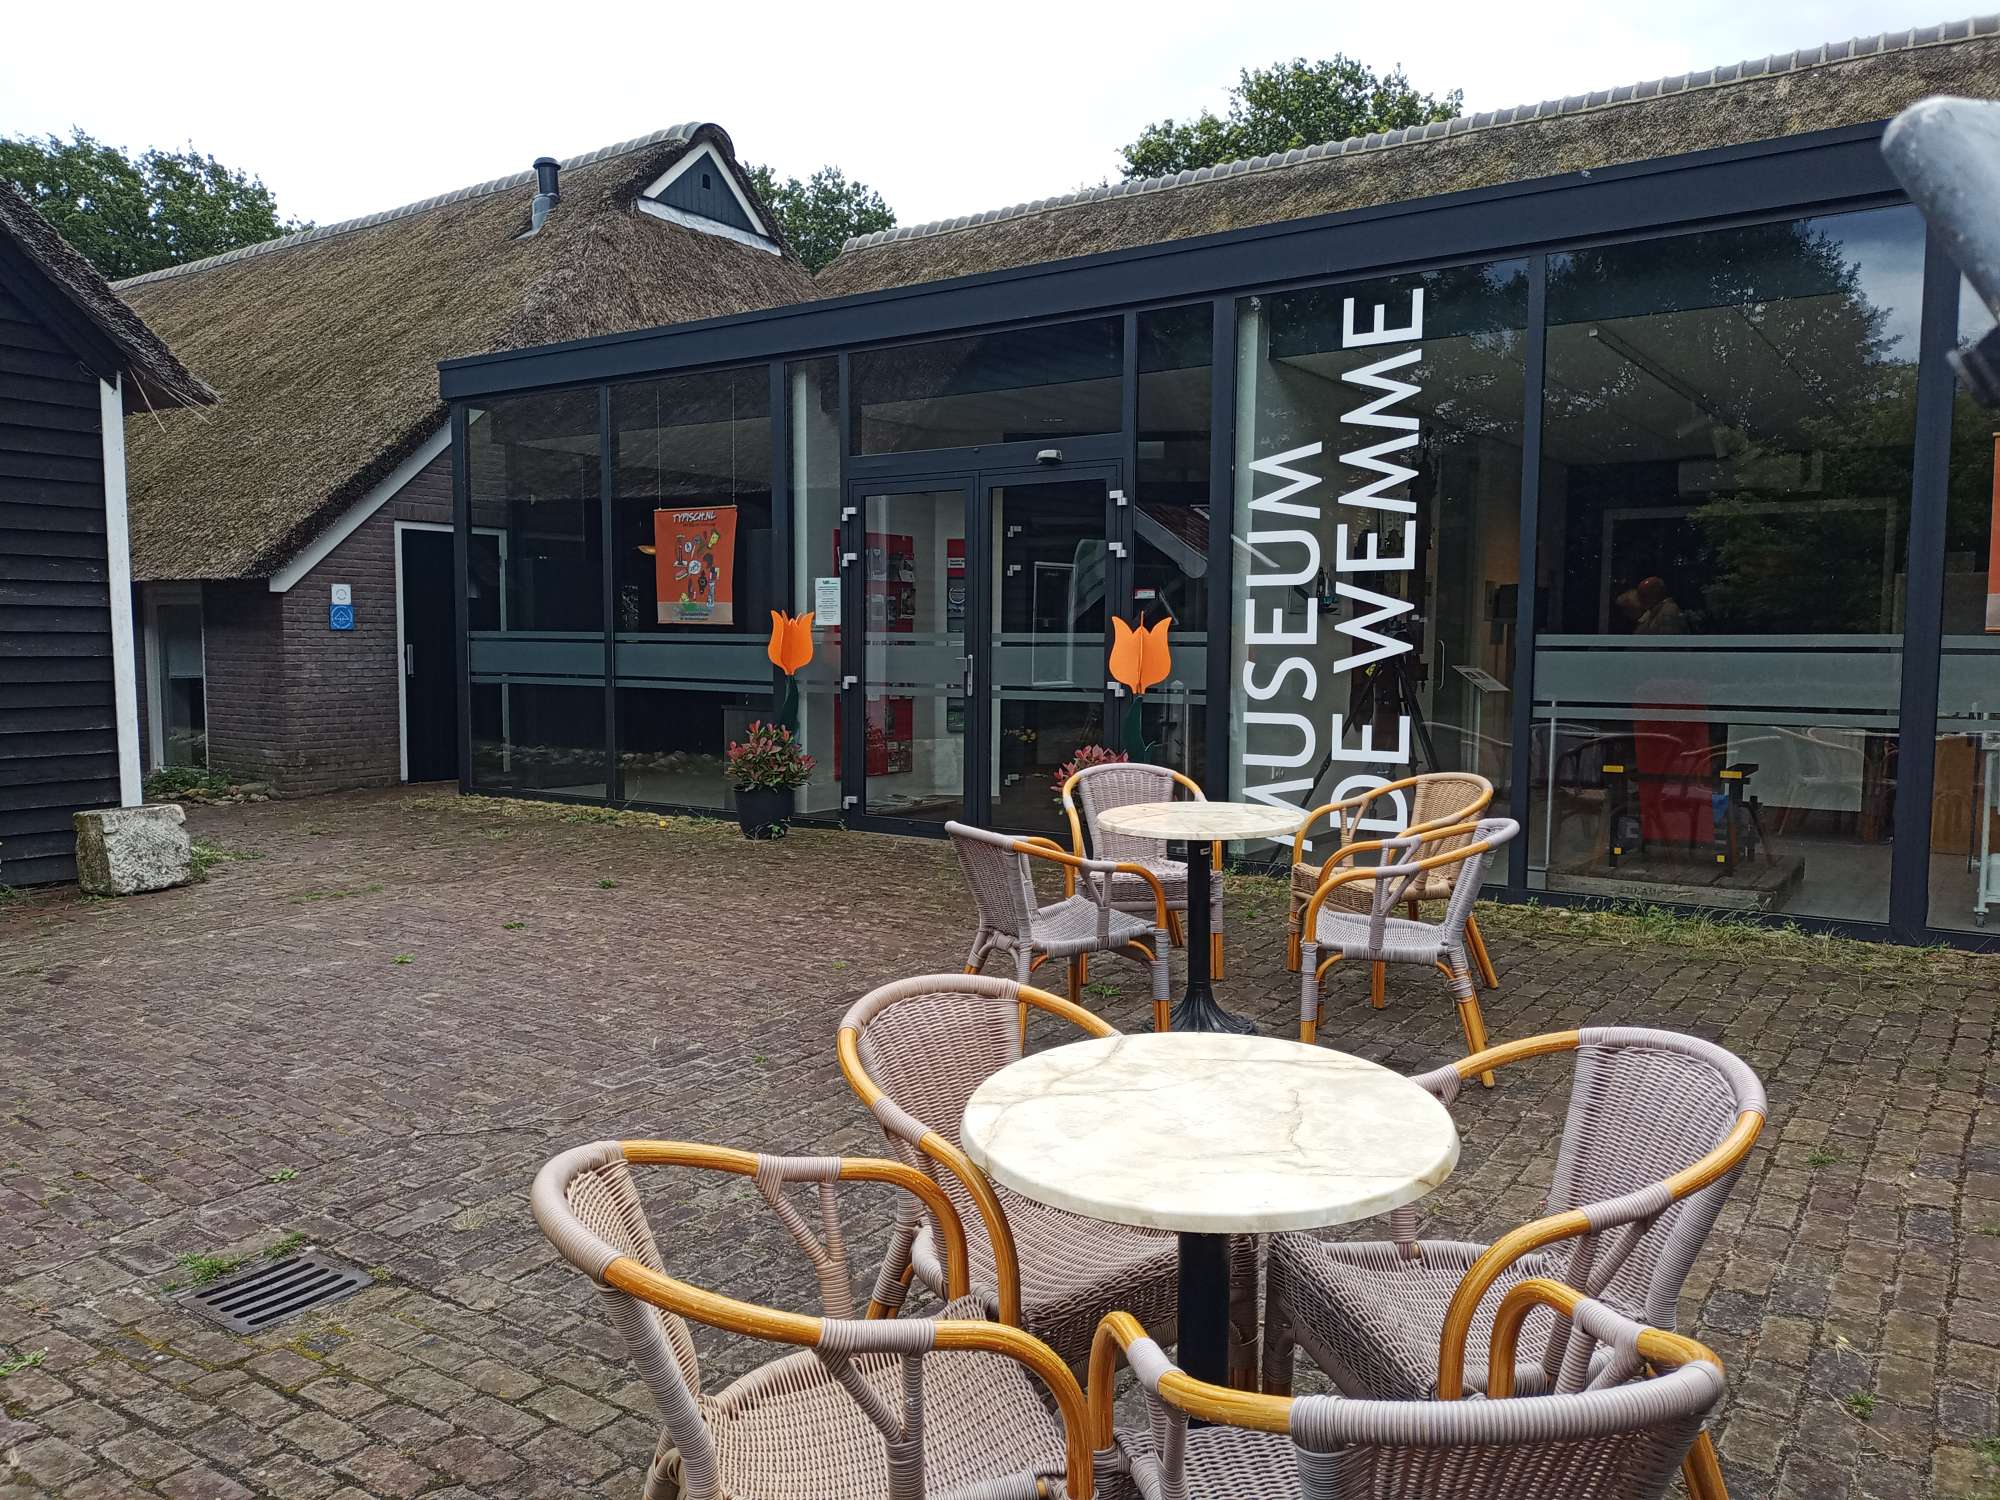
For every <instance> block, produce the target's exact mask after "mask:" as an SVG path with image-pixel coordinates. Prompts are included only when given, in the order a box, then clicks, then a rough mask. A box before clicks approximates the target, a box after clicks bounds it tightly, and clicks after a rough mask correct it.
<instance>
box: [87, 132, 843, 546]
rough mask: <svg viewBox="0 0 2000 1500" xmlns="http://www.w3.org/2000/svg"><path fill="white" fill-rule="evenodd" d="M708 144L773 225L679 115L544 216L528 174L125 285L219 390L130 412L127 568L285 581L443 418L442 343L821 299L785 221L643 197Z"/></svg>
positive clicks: (633, 324)
mask: <svg viewBox="0 0 2000 1500" xmlns="http://www.w3.org/2000/svg"><path fill="white" fill-rule="evenodd" d="M704 146H713V147H714V148H715V150H716V152H717V153H718V155H719V157H720V158H721V160H722V161H723V162H724V163H725V165H726V166H727V167H728V168H729V170H731V171H733V172H735V173H736V174H737V175H738V179H739V181H740V182H741V184H742V186H743V189H744V191H745V193H746V194H748V195H749V197H750V199H751V201H752V203H753V204H755V205H757V211H758V213H759V215H760V216H761V217H763V218H764V221H765V222H767V223H769V222H771V220H770V217H769V214H768V210H767V209H766V208H765V207H764V206H763V205H762V204H761V203H759V202H758V199H757V194H756V189H755V187H754V185H753V184H751V183H749V182H748V180H747V178H745V177H744V175H743V173H742V171H741V168H740V166H738V164H737V163H736V160H735V154H734V151H733V149H732V147H731V144H730V141H729V137H728V135H727V134H726V133H725V132H724V131H723V130H722V129H721V128H720V127H718V126H715V125H711V124H703V125H676V126H673V127H671V128H669V129H667V130H662V131H655V132H653V133H652V134H650V135H645V136H640V137H638V138H637V139H636V140H634V141H626V142H622V143H620V144H619V145H616V146H608V147H605V148H604V149H602V150H599V151H592V152H589V153H587V154H586V155H583V156H578V157H572V158H571V159H570V160H569V161H568V162H566V163H565V164H564V168H563V173H562V184H561V185H562V200H561V202H560V203H558V204H557V206H556V208H555V209H554V211H553V212H552V213H550V214H549V216H548V218H547V220H546V221H545V222H544V224H543V225H542V228H541V230H540V231H539V232H538V233H535V234H533V235H529V234H526V233H525V231H526V230H527V229H528V228H529V207H530V204H531V202H532V200H533V196H534V190H535V177H534V173H533V172H532V171H526V172H520V173H515V174H512V175H510V176H507V177H502V178H496V179H494V180H493V181H492V182H488V183H481V184H479V185H477V186H475V187H471V188H463V189H460V190H458V191H456V192H451V193H444V194H440V195H438V196H437V197H434V198H428V199H425V200H423V201H422V202H421V203H416V204H406V205H405V206H403V207H402V208H398V209H391V210H389V211H387V212H385V213H381V214H370V215H366V216H364V217H363V218H360V219H353V220H348V221H346V222H345V223H342V224H337V225H328V226H326V227H325V228H324V229H320V230H309V231H306V232H305V233H303V234H299V235H288V236H286V237H285V238H284V239H282V240H276V241H272V242H271V243H270V244H268V245H264V246H253V247H248V248H246V249H244V250H239V251H232V252H230V253H228V254H226V255H219V256H213V257H211V258H209V259H208V260H205V261H201V262H197V263H195V264H192V265H188V266H178V267H175V268H174V269H173V270H172V271H171V272H166V273H161V274H156V275H152V276H146V277H137V278H134V279H133V280H132V281H130V282H127V283H126V284H125V294H126V295H127V296H128V297H129V298H130V299H131V301H132V304H133V306H134V307H135V308H137V309H138V311H139V312H141V313H143V314H144V315H145V317H146V319H147V321H148V322H150V323H151V324H152V325H153V327H155V328H156V329H158V330H159V331H160V332H161V333H162V334H163V335H165V336H166V337H167V338H169V339H171V340H172V341H173V342H174V344H175V346H176V347H177V348H179V349H180V350H181V352H182V353H183V355H184V356H186V357H187V358H188V359H189V360H190V362H192V363H193V364H195V365H196V366H197V367H198V368H199V369H201V370H202V372H203V373H204V374H205V375H206V376H207V377H208V378H209V380H210V381H211V382H212V383H213V384H214V385H215V386H216V388H217V389H218V390H219V391H220V392H221V393H222V404H221V405H220V406H219V407H218V408H217V409H216V410H215V411H214V412H212V413H207V414H187V413H171V414H168V415H167V416H166V417H165V418H164V419H162V420H159V421H154V420H151V419H147V420H144V421H137V420H135V421H131V422H128V424H127V431H126V451H127V458H128V470H129V482H130V494H131V514H132V565H133V575H134V576H135V577H137V578H139V579H141V580H142V581H163V580H169V579H187V580H195V579H201V580H216V581H228V580H237V579H263V578H270V577H272V576H273V575H275V574H278V573H280V572H282V571H283V570H284V569H285V568H286V567H287V565H289V564H290V563H292V562H293V561H294V560H295V559H296V558H297V557H298V556H299V555H300V553H301V552H303V551H304V550H305V549H306V548H307V547H309V546H311V545H313V544H314V543H315V542H316V541H317V540H319V539H322V538H325V537H329V536H337V535H339V534H340V533H339V531H338V527H339V526H340V525H341V524H342V518H343V517H350V518H351V516H352V515H354V514H358V513H359V512H360V511H362V510H366V509H367V508H368V507H367V506H366V505H362V504H360V502H363V501H366V500H371V498H372V497H378V496H379V495H380V491H379V490H378V489H377V486H379V485H380V484H381V483H382V482H383V481H384V480H386V479H387V478H388V477H389V476H391V475H392V474H395V473H397V471H398V470H399V469H400V468H401V466H402V465H403V464H404V462H405V461H406V460H408V459H411V458H412V457H413V456H415V455H416V454H418V453H419V452H421V451H423V450H424V448H425V446H426V444H428V443H429V442H430V441H431V440H432V439H433V438H434V437H435V436H436V434H437V432H438V431H439V429H440V428H441V427H442V426H443V424H444V421H445V408H444V404H443V402H442V401H441V400H440V399H439V396H438V377H437V366H438V363H439V361H441V360H445V359H451V358H455V357H457V356H460V355H469V354H488V353H493V352H495V351H498V350H503V349H520V348H526V347H528V346H530V345H536V344H549V343H560V342H563V341H565V340H569V339H580V338H597V337H601V336H603V335H606V334H614V333H628V332H631V331H633V330H635V329H641V328H657V327H660V326H662V325H665V324H669V323H680V322H689V321H693V320H696V319H702V318H715V317H726V316H729V315H730V314H733V313H740V312H749V311H751V310H753V309H756V308H764V307H773V306H778V305H780V304H784V303H792V302H800V301H804V300H807V299H808V298H811V297H812V296H813V295H814V294H815V288H814V286H813V282H812V278H811V276H810V275H808V274H807V272H806V270H805V268H804V267H803V266H802V265H800V264H799V262H798V260H797V258H796V257H795V256H793V255H792V254H791V253H790V251H789V250H788V249H787V248H786V247H785V246H784V245H783V242H782V240H781V239H775V238H774V240H773V241H772V243H771V244H770V245H769V246H763V245H759V244H756V243H745V242H744V241H743V240H740V239H732V238H726V237H724V236H722V235H719V234H709V233H705V232H703V231H702V230H701V229H700V228H698V227H690V226H689V225H687V224H682V223H670V222H667V221H665V220H663V219H660V218H657V217H655V216H653V215H650V214H647V213H643V212H640V211H639V209H638V208H637V207H636V204H637V200H638V199H639V196H640V195H641V194H642V193H643V192H644V191H645V189H646V187H647V186H648V185H649V184H650V183H651V182H652V181H653V180H654V179H656V178H657V177H659V176H660V175H661V174H662V173H664V172H666V171H668V170H669V169H670V168H671V167H672V166H673V165H674V163H676V162H677V161H679V160H681V159H682V158H683V157H684V156H685V155H686V154H687V153H688V152H690V151H695V150H699V149H701V148H702V147H704ZM191 416H193V417H196V418H197V419H196V420H189V418H190V417H191ZM204 417H205V420H203V419H200V418H204ZM336 555H337V554H336Z"/></svg>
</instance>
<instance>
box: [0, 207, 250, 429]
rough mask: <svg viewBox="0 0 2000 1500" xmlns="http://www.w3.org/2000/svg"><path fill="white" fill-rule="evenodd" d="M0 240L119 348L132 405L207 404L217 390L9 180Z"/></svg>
mask: <svg viewBox="0 0 2000 1500" xmlns="http://www.w3.org/2000/svg"><path fill="white" fill-rule="evenodd" d="M0 239H4V240H6V241H7V242H8V243H10V244H11V245H13V246H14V248H15V249H16V250H17V251H19V252H20V254H21V256H22V257H23V258H24V259H25V260H26V261H27V263H28V265H29V266H30V267H31V268H32V269H33V270H34V271H35V272H37V273H39V274H40V276H41V277H42V279H43V280H45V281H46V282H47V283H48V284H49V287H50V289H51V290H52V291H53V292H54V293H55V294H56V295H58V296H60V297H61V298H62V299H63V300H64V301H65V302H67V303H68V304H69V305H70V306H71V307H72V308H74V309H75V310H76V312H77V314H78V315H79V316H80V317H81V318H82V319H83V320H84V321H85V322H86V323H88V324H89V325H90V326H91V327H93V328H95V329H96V330H97V332H98V333H99V334H101V335H103V337H104V338H105V339H106V340H107V341H108V342H109V343H110V345H111V347H112V348H113V349H114V350H116V351H117V353H118V355H119V357H120V359H121V360H122V361H123V363H124V366H125V375H126V377H127V380H126V386H125V400H126V404H127V405H128V406H131V407H134V408H137V407H140V406H144V405H151V406H154V407H175V406H205V405H208V404H209V403H211V402H213V401H214V400H215V392H214V391H212V390H210V389H209V388H208V387H207V386H206V385H204V384H202V382H201V381H200V380H198V379H196V378H195V376H194V375H192V374H190V373H189V371H188V368H187V366H186V365H184V364H182V363H181V362H180V361H179V360H178V359H176V358H174V352H173V350H171V349H169V348H168V347H167V346H166V344H165V343H163V342H162V341H161V340H160V338H159V336H158V335H157V334H155V333H154V332H153V330H152V329H150V328H148V327H147V326H146V325H145V323H144V322H143V321H142V320H141V319H140V317H139V315H138V314H137V313H136V312H134V311H132V309H131V308H130V307H129V306H128V305H126V303H125V302H124V301H122V300H121V299H120V298H119V296H118V294H117V293H116V292H114V291H112V290H111V286H110V283H108V282H107V281H105V279H104V278H103V277H102V276H100V275H98V273H97V268H96V267H95V266H93V265H92V264H91V263H90V262H89V261H87V260H85V259H84V258H83V256H82V255H81V254H79V253H78V252H77V250H76V249H75V248H74V247H73V246H72V245H71V244H70V243H69V241H68V240H66V239H64V238H63V237H62V236H61V235H60V234H57V233H56V229H55V226H54V225H53V224H51V223H50V222H49V221H48V220H47V219H45V218H43V217H42V216H41V214H40V213H39V212H37V211H36V209H35V206H34V205H33V204H32V203H30V202H29V201H28V200H27V199H26V198H24V197H22V196H21V194H20V193H19V192H18V191H17V190H16V189H15V188H14V187H13V186H12V185H10V184H8V183H5V182H0Z"/></svg>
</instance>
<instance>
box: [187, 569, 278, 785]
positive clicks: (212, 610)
mask: <svg viewBox="0 0 2000 1500" xmlns="http://www.w3.org/2000/svg"><path fill="white" fill-rule="evenodd" d="M283 602H284V596H283V595H281V594H274V593H272V592H271V590H270V586H269V585H268V584H266V583H265V582H264V580H262V579H261V578H259V579H250V580H247V581H244V582H239V583H210V584H206V585H204V586H203V588H202V596H201V632H202V669H203V672H204V673H205V675H206V678H207V689H208V763H209V765H210V766H211V767H213V768H214V769H215V770H218V771H227V772H229V773H231V774H235V775H241V776H243V777H244V778H246V779H249V780H255V781H269V782H272V783H273V784H275V785H280V786H282V785H284V783H285V773H286V771H287V770H288V769H289V763H288V757H287V754H286V749H285V727H286V726H285V719H286V695H285V681H284V650H283V645H284V639H283V618H282V612H281V608H280V606H281V605H282V604H283Z"/></svg>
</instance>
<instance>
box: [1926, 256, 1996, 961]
mask: <svg viewBox="0 0 2000 1500" xmlns="http://www.w3.org/2000/svg"><path fill="white" fill-rule="evenodd" d="M1959 291H1960V295H1959V310H1958V342H1959V345H1960V347H1967V346H1970V345H1971V344H1974V343H1976V342H1977V341H1978V340H1979V339H1980V338H1981V337H1983V336H1984V335H1985V334H1986V333H1987V332H1988V331H1989V330H1990V329H1991V328H1992V327H1993V315H1992V314H1991V313H1990V312H1988V311H1987V309H1986V305H1985V304H1984V303H1982V302H1981V301H1980V300H1979V299H1978V298H1977V297H1975V296H1974V295H1973V294H1972V290H1971V288H1970V287H1969V286H1965V285H1963V284H1961V286H1960V289H1959ZM1953 397H1954V399H1953V403H1952V413H1951V467H1950V470H1949V478H1948V480H1947V487H1946V492H1945V542H1944V591H1943V598H1942V601H1941V607H1940V616H1941V618H1940V622H1939V623H1940V625H1941V627H1942V632H1943V642H1942V645H1943V652H1942V655H1941V656H1940V658H1939V661H1938V719H1937V739H1936V744H1935V746H1934V747H1933V750H1932V755H1933V762H1932V772H1931V775H1932V781H1931V820H1930V822H1931V858H1930V889H1929V891H1928V893H1927V894H1928V896H1929V909H1930V925H1931V926H1933V927H1939V928H1946V929H1957V930H1960V931H1969V930H1975V929H1977V928H1981V927H1986V926H1988V925H1990V924H1992V923H1994V921H1995V918H1994V916H1993V910H1994V908H1995V907H1996V906H2000V554H1997V553H1996V552H1995V550H1994V548H1995V546H1996V545H2000V519H1997V518H2000V482H1997V481H1996V472H2000V471H1996V468H1995V463H1994V460H1995V457H1996V455H2000V417H1996V414H1995V413H1993V412H1990V411H1988V410H1986V409H1985V408H1984V407H1982V406H1980V405H1979V404H1978V403H1977V402H1976V401H1974V400H1973V399H1972V398H1971V397H1970V396H1969V395H1967V394H1966V393H1965V392H1964V391H1963V390H1962V389H1957V390H1954V392H1953Z"/></svg>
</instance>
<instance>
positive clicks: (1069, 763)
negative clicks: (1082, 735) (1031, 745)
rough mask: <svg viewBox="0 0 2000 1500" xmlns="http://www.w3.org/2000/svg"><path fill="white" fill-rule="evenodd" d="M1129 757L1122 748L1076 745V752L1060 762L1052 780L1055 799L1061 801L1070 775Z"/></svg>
mask: <svg viewBox="0 0 2000 1500" xmlns="http://www.w3.org/2000/svg"><path fill="white" fill-rule="evenodd" d="M1129 759H1131V757H1130V756H1128V755H1127V754H1126V753H1125V752H1124V751H1123V750H1107V749H1105V748H1104V747H1103V746H1102V745H1078V746H1077V747H1076V754H1074V755H1072V756H1071V757H1070V758H1069V759H1068V760H1066V761H1064V762H1063V763H1062V767H1061V769H1059V770H1058V771H1057V772H1056V777H1055V781H1054V783H1053V784H1054V786H1055V791H1056V801H1058V802H1060V801H1062V791H1063V787H1064V786H1065V785H1066V784H1067V783H1068V781H1069V779H1070V777H1072V776H1074V775H1075V774H1076V773H1077V772H1078V771H1081V770H1085V769H1086V768H1088V767H1090V766H1112V765H1117V764H1119V763H1120V762H1122V761H1126V760H1129Z"/></svg>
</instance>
